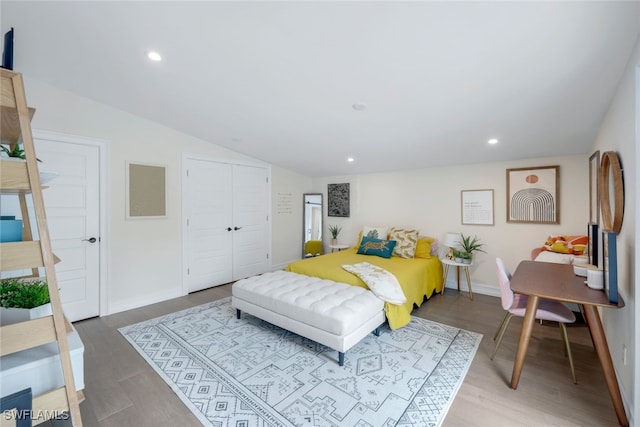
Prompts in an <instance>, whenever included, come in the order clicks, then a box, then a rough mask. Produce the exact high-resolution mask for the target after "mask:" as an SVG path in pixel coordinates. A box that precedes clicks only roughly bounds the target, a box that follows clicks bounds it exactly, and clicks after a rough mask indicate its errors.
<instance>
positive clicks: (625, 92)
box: [593, 38, 640, 425]
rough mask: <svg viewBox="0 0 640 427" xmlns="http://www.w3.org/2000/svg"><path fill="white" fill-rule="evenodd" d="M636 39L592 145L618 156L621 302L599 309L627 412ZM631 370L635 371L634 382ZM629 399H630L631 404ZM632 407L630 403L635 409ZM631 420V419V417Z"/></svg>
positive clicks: (634, 237)
mask: <svg viewBox="0 0 640 427" xmlns="http://www.w3.org/2000/svg"><path fill="white" fill-rule="evenodd" d="M639 66H640V38H639V39H638V41H637V42H636V47H635V49H634V53H633V55H632V56H631V58H630V59H629V63H628V65H627V68H626V70H625V73H624V75H623V77H622V79H621V81H620V84H619V86H618V89H617V91H616V94H615V97H614V98H613V100H612V102H611V105H610V107H609V110H608V112H607V114H606V116H605V117H604V120H603V121H602V124H601V126H600V129H599V131H598V136H597V138H596V142H595V144H594V146H593V150H594V151H595V150H600V153H601V154H602V153H603V152H605V151H617V152H618V155H619V157H620V160H621V163H622V167H623V174H624V186H625V203H624V219H623V223H622V229H621V230H620V233H619V235H618V248H617V249H618V287H619V290H620V295H621V296H622V298H623V299H624V301H625V303H626V307H625V308H623V309H620V310H603V312H602V319H603V324H604V328H605V331H606V334H607V341H608V343H609V349H610V352H611V358H612V359H613V364H614V367H615V370H616V374H617V375H618V379H619V381H620V385H621V388H622V394H623V398H624V399H625V401H626V402H627V403H628V404H629V406H628V407H627V409H628V412H629V410H632V411H631V415H632V416H631V417H630V418H633V415H635V414H637V413H638V411H640V402H639V400H640V396H638V393H637V390H636V389H635V385H637V384H638V378H639V376H638V375H639V373H638V369H639V368H640V365H638V351H639V350H638V345H639V342H638V341H639V339H640V328H638V316H639V314H638V307H637V302H636V295H637V289H636V283H637V278H638V271H637V263H636V260H637V259H638V254H637V252H636V246H637V243H638V230H637V228H636V218H637V203H638V200H637V190H638V176H637V167H638V163H637V162H636V158H637V146H638V145H637V144H640V135H639V128H638V126H640V111H638V109H639V108H640V90H638V88H637V87H636V84H637V83H636V72H638V73H640V71H636V70H640V68H638V67H639ZM623 346H625V347H626V348H627V352H628V354H627V361H628V363H627V364H626V365H624V364H623ZM634 375H636V378H635V381H634ZM631 402H635V405H633V404H632V403H631ZM634 406H635V408H634ZM631 425H633V422H631Z"/></svg>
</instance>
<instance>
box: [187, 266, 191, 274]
mask: <svg viewBox="0 0 640 427" xmlns="http://www.w3.org/2000/svg"><path fill="white" fill-rule="evenodd" d="M189 274H191V271H190V270H189V269H188V268H187V276H188V275H189Z"/></svg>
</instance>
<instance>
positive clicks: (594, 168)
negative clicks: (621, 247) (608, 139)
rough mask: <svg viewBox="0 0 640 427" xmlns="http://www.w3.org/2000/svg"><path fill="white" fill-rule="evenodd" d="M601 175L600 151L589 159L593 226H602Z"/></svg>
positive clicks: (590, 213)
mask: <svg viewBox="0 0 640 427" xmlns="http://www.w3.org/2000/svg"><path fill="white" fill-rule="evenodd" d="M599 175H600V151H596V152H595V153H593V154H592V155H591V157H589V222H590V223H593V224H600V191H599V190H598V180H599Z"/></svg>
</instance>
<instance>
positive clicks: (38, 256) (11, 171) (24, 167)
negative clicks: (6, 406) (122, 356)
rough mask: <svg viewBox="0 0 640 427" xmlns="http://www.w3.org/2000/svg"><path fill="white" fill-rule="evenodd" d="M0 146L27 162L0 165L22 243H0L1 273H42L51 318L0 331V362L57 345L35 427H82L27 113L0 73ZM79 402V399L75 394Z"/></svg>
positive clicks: (0, 184) (13, 76) (0, 185)
mask: <svg viewBox="0 0 640 427" xmlns="http://www.w3.org/2000/svg"><path fill="white" fill-rule="evenodd" d="M0 79H1V81H0V92H1V93H0V114H1V117H0V120H1V121H0V123H1V124H2V126H1V127H0V142H1V143H2V144H8V145H10V146H11V147H12V148H13V146H15V145H16V144H23V149H24V152H25V159H26V162H14V161H9V160H0V194H17V195H18V196H19V198H20V206H21V210H22V218H23V221H24V232H23V239H24V241H22V242H13V243H0V271H15V270H23V269H31V270H32V273H33V274H32V275H33V276H37V275H38V269H39V268H41V267H44V271H45V274H46V281H47V284H48V287H49V296H50V298H51V308H52V313H53V315H50V316H46V317H42V318H39V319H35V320H30V321H26V322H21V323H15V324H12V325H6V326H2V327H0V356H5V355H8V354H12V353H15V352H18V351H22V350H26V349H29V348H33V347H37V346H40V345H43V344H47V343H51V342H57V343H58V349H59V352H60V362H61V367H62V374H63V377H64V385H63V386H62V387H60V388H57V389H54V390H51V391H49V392H46V393H44V394H41V395H39V396H35V397H34V398H33V405H32V409H33V413H34V414H38V417H37V419H35V420H34V424H38V423H41V422H43V421H46V419H47V418H51V417H53V416H56V415H60V414H62V413H63V412H68V413H69V414H70V417H71V420H72V422H73V425H74V426H76V427H80V426H82V419H81V417H80V406H79V398H78V396H79V394H78V392H76V387H75V382H74V379H73V370H72V367H71V358H70V354H69V342H68V340H67V329H66V327H65V318H64V314H63V312H62V304H61V301H60V294H59V292H58V283H57V280H56V271H55V266H54V264H55V263H56V261H59V259H58V258H57V257H56V256H55V255H54V254H53V252H52V251H51V239H50V237H49V228H48V227H47V216H46V213H45V208H44V199H43V196H42V186H41V183H40V175H39V172H38V163H37V160H36V152H35V146H34V143H33V135H32V133H31V117H32V116H33V112H34V110H33V109H29V108H28V107H27V100H26V97H25V92H24V83H23V80H22V75H21V74H20V73H16V72H13V71H10V70H6V69H4V68H0ZM26 194H31V197H32V199H33V211H34V213H35V218H36V222H37V226H38V234H39V239H40V240H36V241H34V240H32V231H31V224H30V222H29V212H28V208H27V204H26V202H25V195H26ZM80 396H81V394H80Z"/></svg>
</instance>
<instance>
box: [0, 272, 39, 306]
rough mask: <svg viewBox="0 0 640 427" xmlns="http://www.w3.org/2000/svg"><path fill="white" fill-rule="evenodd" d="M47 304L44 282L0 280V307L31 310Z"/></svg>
mask: <svg viewBox="0 0 640 427" xmlns="http://www.w3.org/2000/svg"><path fill="white" fill-rule="evenodd" d="M49 302H51V300H50V298H49V288H48V286H47V282H45V281H44V280H35V281H23V280H20V279H2V280H0V307H3V308H26V309H31V308H36V307H39V306H41V305H45V304H48V303H49Z"/></svg>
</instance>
